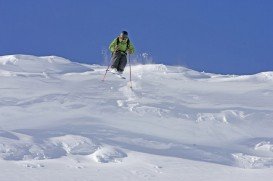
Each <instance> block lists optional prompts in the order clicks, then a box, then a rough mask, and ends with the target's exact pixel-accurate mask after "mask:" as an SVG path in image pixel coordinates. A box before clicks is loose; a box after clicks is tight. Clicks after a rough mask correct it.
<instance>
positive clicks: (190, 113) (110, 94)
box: [0, 55, 273, 181]
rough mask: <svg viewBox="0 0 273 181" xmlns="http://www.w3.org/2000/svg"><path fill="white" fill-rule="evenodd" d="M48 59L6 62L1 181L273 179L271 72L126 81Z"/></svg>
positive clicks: (140, 73)
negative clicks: (103, 77) (131, 86)
mask: <svg viewBox="0 0 273 181" xmlns="http://www.w3.org/2000/svg"><path fill="white" fill-rule="evenodd" d="M105 69H106V68H105V67H103V66H98V65H84V64H79V63H74V62H71V61H69V60H66V59H64V58H60V57H56V56H49V57H35V56H28V55H9V56H2V57H0V79H1V84H0V94H1V97H0V106H1V108H0V169H1V174H0V180H1V181H14V180H20V181H21V180H28V181H29V180H40V181H43V180H45V181H46V180H56V181H57V180H71V181H72V180H119V181H120V180H157V181H158V180H159V181H161V180H215V181H216V180H217V181H218V180H248V181H249V180H269V179H270V178H271V177H272V176H273V172H272V171H273V131H272V128H273V101H272V100H273V72H263V73H259V74H256V75H244V76H235V75H218V74H209V73H201V72H196V71H193V70H190V69H187V68H184V67H175V66H165V65H158V64H150V65H134V66H133V67H132V73H133V74H132V75H133V77H132V79H133V90H131V89H130V88H129V83H128V76H129V72H128V69H126V71H125V76H126V77H127V80H122V79H119V78H117V77H115V76H113V75H110V74H109V75H107V77H106V81H104V82H102V81H101V79H102V76H103V74H104V72H105Z"/></svg>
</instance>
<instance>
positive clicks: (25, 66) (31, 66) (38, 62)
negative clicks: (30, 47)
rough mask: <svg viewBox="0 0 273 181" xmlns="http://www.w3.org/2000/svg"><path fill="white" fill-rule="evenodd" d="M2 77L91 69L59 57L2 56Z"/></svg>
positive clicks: (0, 62)
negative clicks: (17, 74)
mask: <svg viewBox="0 0 273 181" xmlns="http://www.w3.org/2000/svg"><path fill="white" fill-rule="evenodd" d="M0 70H1V71H0V75H4V76H8V75H16V74H14V72H16V73H71V72H86V71H90V70H91V69H90V68H88V67H86V66H84V65H82V64H79V63H75V62H71V61H69V60H67V59H65V58H61V57H57V56H45V57H36V56H31V55H7V56H0Z"/></svg>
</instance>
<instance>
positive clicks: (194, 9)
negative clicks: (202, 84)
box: [0, 0, 273, 74]
mask: <svg viewBox="0 0 273 181" xmlns="http://www.w3.org/2000/svg"><path fill="white" fill-rule="evenodd" d="M272 19H273V1H272V0H160V1H159V0H137V1H132V0H0V23H1V24H0V25H1V26H0V54H1V55H6V54H33V55H57V56H62V57H65V58H68V59H71V60H75V61H79V62H84V63H89V64H92V63H97V64H102V62H103V56H102V53H101V52H102V50H103V49H105V48H107V47H108V45H109V43H110V42H111V41H112V40H113V39H114V38H115V37H116V36H117V35H118V34H119V32H120V31H122V30H127V31H128V32H129V36H130V39H131V41H132V42H133V43H134V44H135V47H136V50H137V52H136V53H137V54H139V53H143V52H146V53H149V54H150V55H152V57H153V59H154V61H155V62H156V63H164V64H168V65H183V66H186V67H189V68H192V69H195V70H198V71H205V72H215V73H223V74H252V73H257V72H260V71H270V70H271V71H272V70H273V23H272Z"/></svg>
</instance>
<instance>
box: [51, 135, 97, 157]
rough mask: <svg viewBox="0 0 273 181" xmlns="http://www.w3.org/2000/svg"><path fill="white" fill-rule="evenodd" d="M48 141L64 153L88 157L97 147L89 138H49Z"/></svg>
mask: <svg viewBox="0 0 273 181" xmlns="http://www.w3.org/2000/svg"><path fill="white" fill-rule="evenodd" d="M49 141H50V142H51V143H52V144H54V145H56V146H61V147H62V148H63V149H64V150H65V151H66V153H68V154H73V155H89V154H92V153H94V152H95V151H96V150H97V149H98V147H99V145H98V144H96V143H94V141H92V140H90V139H89V138H86V137H82V136H77V135H65V136H61V137H54V138H50V139H49Z"/></svg>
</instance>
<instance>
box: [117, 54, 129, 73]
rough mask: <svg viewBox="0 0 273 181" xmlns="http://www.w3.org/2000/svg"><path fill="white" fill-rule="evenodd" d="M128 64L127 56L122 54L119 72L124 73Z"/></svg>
mask: <svg viewBox="0 0 273 181" xmlns="http://www.w3.org/2000/svg"><path fill="white" fill-rule="evenodd" d="M126 64H127V57H126V54H122V55H121V57H120V61H119V64H118V68H117V70H118V71H119V72H123V71H124V68H125V66H126Z"/></svg>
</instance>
